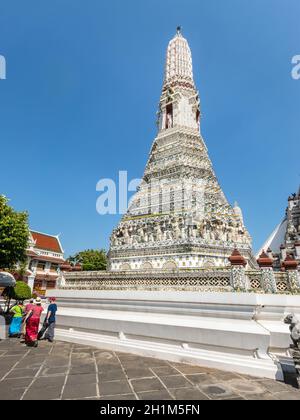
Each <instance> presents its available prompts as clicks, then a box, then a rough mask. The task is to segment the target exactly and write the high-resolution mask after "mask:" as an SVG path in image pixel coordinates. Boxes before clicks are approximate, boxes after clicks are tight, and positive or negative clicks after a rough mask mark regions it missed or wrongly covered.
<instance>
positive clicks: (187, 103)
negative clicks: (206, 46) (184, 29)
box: [158, 27, 200, 131]
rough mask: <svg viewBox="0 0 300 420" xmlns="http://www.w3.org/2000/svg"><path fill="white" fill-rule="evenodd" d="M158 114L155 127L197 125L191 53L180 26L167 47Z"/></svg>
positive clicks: (187, 126) (193, 126)
mask: <svg viewBox="0 0 300 420" xmlns="http://www.w3.org/2000/svg"><path fill="white" fill-rule="evenodd" d="M158 114H159V121H158V126H159V131H164V130H167V129H170V128H178V129H179V128H188V129H194V130H197V131H199V129H200V99H199V95H198V92H197V90H196V86H195V83H194V79H193V64H192V53H191V49H190V47H189V44H188V42H187V40H186V39H185V38H184V37H183V36H182V33H181V28H180V27H178V28H177V33H176V35H175V36H174V37H173V38H172V39H171V41H170V42H169V45H168V48H167V56H166V66H165V78H164V84H163V89H162V96H161V99H160V104H159V112H158Z"/></svg>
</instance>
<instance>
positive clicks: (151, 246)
mask: <svg viewBox="0 0 300 420" xmlns="http://www.w3.org/2000/svg"><path fill="white" fill-rule="evenodd" d="M157 125H158V135H157V137H156V138H155V140H154V142H153V145H152V147H151V151H150V155H149V158H148V162H147V165H146V169H145V172H144V176H143V179H142V182H141V184H140V186H139V188H138V191H137V193H136V194H135V196H134V197H133V199H132V200H131V204H130V206H129V208H128V211H127V214H125V216H124V217H123V218H122V220H121V222H120V223H119V225H118V226H117V227H116V228H115V229H114V230H113V232H112V235H111V245H110V251H109V269H110V270H111V271H129V270H155V269H159V270H178V269H195V268H196V269H197V268H199V269H200V268H218V267H224V266H228V265H229V260H228V257H230V255H231V254H232V252H233V250H234V249H236V248H237V249H238V250H239V252H240V253H241V254H242V255H243V257H244V258H245V259H246V261H247V264H248V266H249V267H255V266H256V260H255V258H254V256H253V254H252V244H251V242H252V241H251V237H250V235H249V233H248V231H247V229H246V227H245V225H244V221H243V215H242V211H241V209H240V208H239V207H238V205H237V204H236V205H235V206H231V205H230V204H229V203H228V201H227V199H226V197H225V195H224V193H223V191H222V189H221V187H220V185H219V182H218V180H217V178H216V175H215V172H214V170H213V167H212V163H211V160H210V158H209V155H208V150H207V147H206V145H205V142H204V140H203V138H202V136H201V134H200V131H201V130H200V125H201V108H200V97H199V93H198V91H197V89H196V86H195V82H194V77H193V65H192V54H191V50H190V47H189V45H188V42H187V40H186V39H185V38H184V37H183V35H182V33H181V29H180V28H178V29H177V33H176V35H175V37H174V38H173V39H172V40H171V41H170V43H169V45H168V49H167V55H166V65H165V77H164V83H163V88H162V94H161V98H160V102H159V109H158V120H157Z"/></svg>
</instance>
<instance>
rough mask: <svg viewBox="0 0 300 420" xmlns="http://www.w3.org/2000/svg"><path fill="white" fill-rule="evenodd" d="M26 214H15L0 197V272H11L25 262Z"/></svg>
mask: <svg viewBox="0 0 300 420" xmlns="http://www.w3.org/2000/svg"><path fill="white" fill-rule="evenodd" d="M28 238H29V227H28V214H27V213H26V212H17V211H15V210H14V209H13V208H12V207H10V206H9V205H8V199H7V198H6V197H5V196H3V195H0V270H1V269H2V270H3V269H7V270H11V269H14V268H15V267H16V265H17V264H18V263H22V262H24V261H25V260H26V248H27V245H28Z"/></svg>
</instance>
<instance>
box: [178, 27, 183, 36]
mask: <svg viewBox="0 0 300 420" xmlns="http://www.w3.org/2000/svg"><path fill="white" fill-rule="evenodd" d="M181 29H182V28H181V26H177V35H181Z"/></svg>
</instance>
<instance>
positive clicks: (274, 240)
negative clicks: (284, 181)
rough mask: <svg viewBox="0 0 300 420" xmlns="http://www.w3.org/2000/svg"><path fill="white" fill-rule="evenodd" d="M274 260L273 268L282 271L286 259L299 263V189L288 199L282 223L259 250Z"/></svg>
mask: <svg viewBox="0 0 300 420" xmlns="http://www.w3.org/2000/svg"><path fill="white" fill-rule="evenodd" d="M264 251H265V252H266V253H267V254H268V255H269V257H270V258H273V260H274V263H273V265H274V268H275V269H282V268H283V267H284V262H285V261H286V259H287V258H288V259H292V260H296V261H297V263H298V264H299V263H300V187H299V190H298V193H295V194H292V195H291V196H290V197H289V198H288V206H287V209H286V212H285V216H284V218H283V220H282V222H281V223H280V224H279V225H278V226H277V227H276V229H275V230H274V232H273V233H272V234H271V235H270V237H269V238H268V239H267V241H266V242H265V243H264V245H263V246H262V248H261V249H260V251H259V253H258V255H260V254H261V253H262V252H264Z"/></svg>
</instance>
